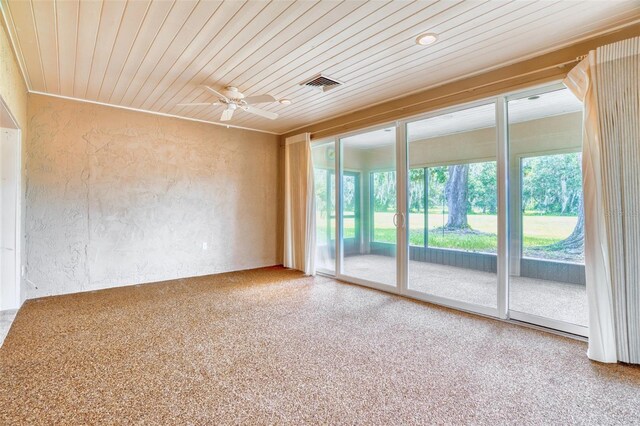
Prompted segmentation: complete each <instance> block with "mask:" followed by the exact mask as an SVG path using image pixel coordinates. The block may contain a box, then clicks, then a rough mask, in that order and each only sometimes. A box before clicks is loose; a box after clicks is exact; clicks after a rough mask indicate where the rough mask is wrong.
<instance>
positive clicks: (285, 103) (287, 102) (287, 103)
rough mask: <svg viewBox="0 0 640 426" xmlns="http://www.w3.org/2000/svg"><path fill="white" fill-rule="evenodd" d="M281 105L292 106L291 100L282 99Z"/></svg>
mask: <svg viewBox="0 0 640 426" xmlns="http://www.w3.org/2000/svg"><path fill="white" fill-rule="evenodd" d="M280 103H281V104H282V105H289V104H291V99H280Z"/></svg>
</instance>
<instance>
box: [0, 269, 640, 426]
mask: <svg viewBox="0 0 640 426" xmlns="http://www.w3.org/2000/svg"><path fill="white" fill-rule="evenodd" d="M585 350H586V344H585V343H583V342H580V341H576V340H571V339H568V338H564V337H559V336H555V335H552V334H548V333H544V332H540V331H536V330H532V329H528V328H524V327H520V326H517V325H512V324H508V323H504V322H500V321H497V320H492V319H486V318H482V317H478V316H474V315H470V314H464V313H460V312H456V311H452V310H449V309H444V308H439V307H435V306H432V305H428V304H424V303H420V302H414V301H411V300H407V299H404V298H401V297H397V296H393V295H389V294H386V293H382V292H378V291H374V290H369V289H366V288H363V287H358V286H354V285H349V284H344V283H340V282H337V281H335V280H333V279H328V278H321V277H317V278H309V277H304V276H302V275H301V274H300V273H297V272H294V271H290V270H285V269H282V268H266V269H258V270H251V271H243V272H237V273H228V274H221V275H213V276H207V277H199V278H191V279H184V280H175V281H168V282H162V283H156V284H146V285H139V286H131V287H125V288H116V289H109V290H101V291H96V292H91V293H81V294H74V295H67V296H55V297H49V298H43V299H36V300H29V301H27V302H26V303H25V305H24V306H23V308H22V309H20V311H19V312H18V314H17V316H16V319H15V321H14V323H13V325H12V328H11V330H10V331H9V334H8V336H7V338H6V340H5V342H4V345H3V346H2V348H0V424H11V425H16V424H30V425H33V424H96V423H101V424H114V423H115V424H131V423H135V424H141V423H144V424H296V425H298V424H385V425H387V424H434V423H436V424H492V425H495V424H518V425H520V424H562V425H565V424H633V423H635V424H638V423H640V368H638V367H633V366H624V365H604V364H598V363H595V362H591V361H589V360H588V359H587V358H586V356H585Z"/></svg>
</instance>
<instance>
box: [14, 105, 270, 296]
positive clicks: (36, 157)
mask: <svg viewBox="0 0 640 426" xmlns="http://www.w3.org/2000/svg"><path fill="white" fill-rule="evenodd" d="M28 116H29V137H28V143H27V150H26V157H27V158H26V160H27V161H26V167H27V172H26V174H27V176H26V177H27V182H26V184H27V193H26V226H27V242H26V262H27V278H28V283H29V286H28V297H39V296H45V295H51V294H61V293H70V292H78V291H85V290H93V289H98V288H106V287H114V286H120V285H129V284H136V283H143V282H151V281H159V280H166V279H173V278H179V277H189V276H197V275H205V274H211V273H217V272H222V271H230V270H239V269H246V268H253V267H260V266H267V265H273V264H276V263H277V257H278V256H277V252H276V247H277V245H278V241H277V234H276V230H277V227H278V225H277V216H278V167H279V161H278V138H277V137H276V136H271V135H268V134H263V133H258V132H250V131H244V130H237V129H226V128H223V127H220V126H214V125H207V124H201V123H194V122H187V121H184V120H178V119H172V118H165V117H159V116H153V115H150V114H145V113H138V112H132V111H126V110H121V109H116V108H110V107H104V106H100V105H93V104H87V103H81V102H75V101H67V100H63V99H57V98H52V97H47V96H41V95H34V94H31V95H29V111H28ZM203 243H207V245H208V249H206V250H204V249H203Z"/></svg>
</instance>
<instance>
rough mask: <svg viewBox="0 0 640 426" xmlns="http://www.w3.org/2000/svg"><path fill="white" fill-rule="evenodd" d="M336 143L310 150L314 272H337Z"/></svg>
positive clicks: (319, 144) (314, 146)
mask: <svg viewBox="0 0 640 426" xmlns="http://www.w3.org/2000/svg"><path fill="white" fill-rule="evenodd" d="M335 145H336V144H335V142H334V141H328V142H318V143H316V144H314V145H313V146H312V147H311V156H312V159H313V174H314V181H315V182H314V183H315V193H316V269H317V270H318V271H320V272H325V273H329V274H335V271H336V216H335V212H336V208H335V199H336V185H335V164H336V160H335V153H336V152H335Z"/></svg>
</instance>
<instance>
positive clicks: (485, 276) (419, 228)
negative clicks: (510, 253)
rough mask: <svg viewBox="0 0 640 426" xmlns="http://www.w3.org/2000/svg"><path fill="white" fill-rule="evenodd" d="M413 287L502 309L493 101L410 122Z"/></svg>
mask: <svg viewBox="0 0 640 426" xmlns="http://www.w3.org/2000/svg"><path fill="white" fill-rule="evenodd" d="M406 130H407V142H408V163H409V164H408V169H409V176H408V188H407V198H408V200H407V201H408V219H409V220H408V224H409V230H408V232H409V235H408V238H409V252H408V254H409V261H408V262H409V269H408V282H407V284H408V289H409V290H411V291H416V292H420V293H424V294H428V295H433V296H437V297H441V298H446V299H449V300H454V301H456V302H463V303H465V304H470V305H474V306H484V307H490V308H496V306H497V259H496V252H497V229H498V226H497V225H498V222H497V183H496V182H497V165H496V147H497V144H496V143H497V140H496V118H495V104H494V103H489V104H486V105H481V106H477V107H470V108H466V109H462V110H458V111H454V112H450V113H444V114H442V115H438V116H435V117H431V118H427V119H424V120H420V121H414V122H410V123H408V124H407V128H406Z"/></svg>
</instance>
